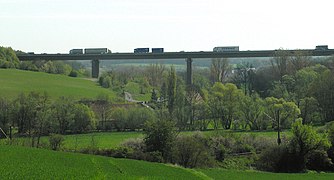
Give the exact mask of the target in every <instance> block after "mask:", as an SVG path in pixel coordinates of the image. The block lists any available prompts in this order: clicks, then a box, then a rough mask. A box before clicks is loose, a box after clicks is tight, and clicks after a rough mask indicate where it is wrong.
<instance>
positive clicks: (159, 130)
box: [144, 120, 176, 159]
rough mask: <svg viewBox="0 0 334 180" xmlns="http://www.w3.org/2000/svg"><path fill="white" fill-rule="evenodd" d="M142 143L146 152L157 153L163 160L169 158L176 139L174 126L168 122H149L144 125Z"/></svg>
mask: <svg viewBox="0 0 334 180" xmlns="http://www.w3.org/2000/svg"><path fill="white" fill-rule="evenodd" d="M144 134H145V138H144V142H145V144H146V147H147V151H148V152H153V151H158V152H160V153H161V154H162V156H163V157H164V159H167V158H168V157H169V156H170V152H171V149H172V143H173V141H174V139H175V137H176V131H175V124H174V122H172V121H168V120H151V121H147V122H146V123H145V129H144Z"/></svg>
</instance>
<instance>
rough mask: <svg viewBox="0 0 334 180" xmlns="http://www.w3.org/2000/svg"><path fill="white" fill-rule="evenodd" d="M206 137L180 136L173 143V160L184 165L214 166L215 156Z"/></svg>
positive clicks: (189, 166)
mask: <svg viewBox="0 0 334 180" xmlns="http://www.w3.org/2000/svg"><path fill="white" fill-rule="evenodd" d="M206 141H207V140H206V138H204V137H199V136H196V134H195V135H193V136H180V137H178V138H176V140H175V141H174V143H173V144H174V145H173V150H172V152H173V155H172V160H173V161H172V162H173V163H176V164H179V165H181V166H183V167H188V168H194V167H212V166H213V165H214V156H213V155H212V153H211V149H209V148H208V147H207V146H206Z"/></svg>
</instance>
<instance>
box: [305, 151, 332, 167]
mask: <svg viewBox="0 0 334 180" xmlns="http://www.w3.org/2000/svg"><path fill="white" fill-rule="evenodd" d="M306 167H307V169H309V170H316V171H331V170H332V171H333V163H332V161H331V159H330V158H329V157H328V155H327V153H326V151H319V150H317V151H313V152H312V153H310V155H309V156H308V158H307V163H306Z"/></svg>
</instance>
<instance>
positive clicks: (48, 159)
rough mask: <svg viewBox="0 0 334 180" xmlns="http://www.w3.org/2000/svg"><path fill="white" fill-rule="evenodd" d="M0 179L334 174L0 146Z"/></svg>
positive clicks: (304, 176) (313, 176) (306, 176)
mask: <svg viewBox="0 0 334 180" xmlns="http://www.w3.org/2000/svg"><path fill="white" fill-rule="evenodd" d="M0 162H1V166H0V179H43V180H44V179H191V180H193V179H233V180H235V179H272V180H274V179H277V180H280V179H310V180H312V179H333V177H334V174H333V173H299V174H287V173H268V172H258V171H237V170H227V169H220V168H216V169H185V168H181V167H178V166H172V165H166V164H160V163H150V162H145V161H137V160H130V159H115V158H109V157H103V156H94V155H85V154H78V153H66V152H56V151H50V150H45V149H36V148H27V147H16V146H6V145H0Z"/></svg>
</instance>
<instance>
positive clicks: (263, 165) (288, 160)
mask: <svg viewBox="0 0 334 180" xmlns="http://www.w3.org/2000/svg"><path fill="white" fill-rule="evenodd" d="M292 133H293V136H292V138H291V140H290V141H289V142H288V143H287V144H281V145H280V146H278V145H274V146H271V147H269V148H268V149H267V150H266V151H264V152H263V153H262V154H261V156H260V158H259V160H258V162H257V167H258V168H259V169H261V170H267V171H273V172H302V171H305V170H306V169H307V168H309V169H312V170H329V169H330V168H331V167H332V163H330V161H329V158H328V155H327V152H326V151H327V149H328V148H329V146H330V143H329V141H328V139H327V138H326V136H323V135H320V134H317V133H316V131H315V130H314V129H313V128H312V127H311V126H308V125H303V124H302V122H301V121H299V120H298V121H296V122H295V123H294V124H293V125H292Z"/></svg>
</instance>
